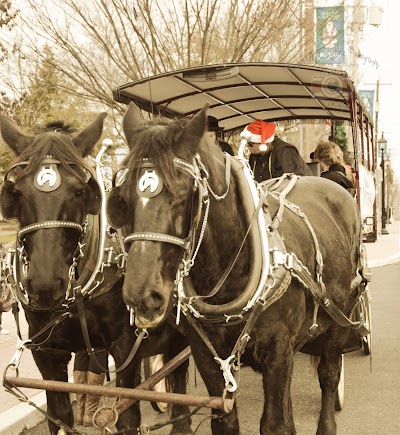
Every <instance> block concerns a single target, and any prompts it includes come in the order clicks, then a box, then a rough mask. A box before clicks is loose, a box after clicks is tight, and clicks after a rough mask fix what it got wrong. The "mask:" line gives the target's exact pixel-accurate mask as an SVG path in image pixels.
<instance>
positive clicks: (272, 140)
mask: <svg viewBox="0 0 400 435" xmlns="http://www.w3.org/2000/svg"><path fill="white" fill-rule="evenodd" d="M275 130H276V124H275V123H273V122H266V121H261V120H257V121H254V122H252V123H251V124H249V125H248V126H247V127H246V128H245V129H244V130H243V131H242V132H241V133H240V135H241V137H242V138H243V140H245V141H246V142H247V146H248V149H249V151H250V157H249V164H250V167H251V169H252V170H253V174H254V178H255V180H256V181H258V182H259V183H261V182H262V181H264V180H268V179H269V178H276V177H280V176H281V175H283V174H284V173H294V174H297V175H313V174H312V171H311V169H310V168H309V167H308V166H307V164H306V162H305V161H304V160H303V158H302V157H301V156H300V154H299V151H298V150H297V148H296V147H295V146H294V145H292V144H289V143H287V142H284V141H283V140H281V139H279V138H278V137H276V136H275Z"/></svg>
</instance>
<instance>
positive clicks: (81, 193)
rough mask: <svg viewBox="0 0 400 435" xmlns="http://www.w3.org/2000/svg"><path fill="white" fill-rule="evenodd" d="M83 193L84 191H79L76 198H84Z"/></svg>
mask: <svg viewBox="0 0 400 435" xmlns="http://www.w3.org/2000/svg"><path fill="white" fill-rule="evenodd" d="M83 192H84V190H77V191H76V192H75V198H80V197H81V196H83Z"/></svg>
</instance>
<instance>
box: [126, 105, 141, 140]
mask: <svg viewBox="0 0 400 435" xmlns="http://www.w3.org/2000/svg"><path fill="white" fill-rule="evenodd" d="M143 120H144V118H143V113H142V111H141V110H140V109H139V107H138V106H136V104H135V103H129V107H128V110H127V111H126V113H125V116H124V119H123V122H122V126H123V130H124V133H125V137H126V141H127V144H128V147H129V148H131V146H132V144H133V136H134V134H133V132H134V130H135V128H137V126H138V124H139V123H141V122H142V121H143Z"/></svg>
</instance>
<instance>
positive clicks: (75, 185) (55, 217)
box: [0, 113, 106, 310]
mask: <svg viewBox="0 0 400 435" xmlns="http://www.w3.org/2000/svg"><path fill="white" fill-rule="evenodd" d="M105 116H106V114H105V113H102V114H100V115H99V116H98V117H97V118H96V119H95V120H94V121H93V122H92V123H91V124H90V125H89V126H88V127H86V128H85V129H84V130H82V131H81V132H79V133H77V134H74V135H73V134H72V133H73V132H74V131H73V130H72V128H71V127H70V126H66V125H64V124H63V123H62V122H58V123H52V124H49V125H48V126H47V129H46V130H45V131H43V132H42V133H39V134H37V135H35V136H29V135H27V134H25V133H24V132H23V131H22V130H20V129H19V128H18V126H17V125H16V124H15V123H14V122H13V121H12V120H11V119H10V118H8V117H6V116H0V131H1V135H2V137H3V139H4V142H5V143H6V144H7V145H8V146H9V147H10V148H11V149H12V150H13V152H14V153H15V154H16V156H17V161H16V163H15V164H14V165H13V166H12V167H11V169H10V170H9V171H8V172H7V174H6V175H5V180H4V183H3V185H2V188H1V196H0V207H1V212H2V214H3V216H4V217H5V218H7V219H11V218H14V219H16V220H17V221H18V222H19V230H18V233H17V253H16V255H17V261H18V264H19V266H20V267H17V268H18V269H19V276H20V283H17V286H18V287H19V288H23V292H25V298H26V299H27V300H26V301H25V302H26V303H29V304H30V305H31V306H32V307H34V308H38V309H45V308H46V309H50V310H52V309H55V308H60V307H61V305H62V304H63V302H64V301H65V299H66V294H67V292H68V287H69V286H70V284H71V267H73V263H74V262H75V261H76V258H77V252H79V251H80V245H79V243H80V241H81V239H82V236H83V234H84V228H85V220H86V217H87V216H88V215H93V214H97V213H99V211H100V206H101V193H100V189H99V185H98V183H97V181H96V180H95V178H94V177H93V175H92V171H91V168H90V166H89V165H88V163H87V162H85V160H84V157H86V156H87V155H88V154H89V153H90V151H91V150H92V149H93V147H94V145H95V144H96V142H97V141H98V140H99V139H100V137H101V134H102V131H103V122H104V118H105Z"/></svg>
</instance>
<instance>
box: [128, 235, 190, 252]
mask: <svg viewBox="0 0 400 435" xmlns="http://www.w3.org/2000/svg"><path fill="white" fill-rule="evenodd" d="M136 240H146V241H152V242H166V243H172V244H174V245H178V246H180V247H181V248H183V249H188V248H189V244H190V240H189V239H188V238H186V239H181V238H179V237H175V236H170V235H167V234H161V233H133V234H130V235H129V236H127V237H125V238H124V242H125V243H129V242H134V241H136Z"/></svg>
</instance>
